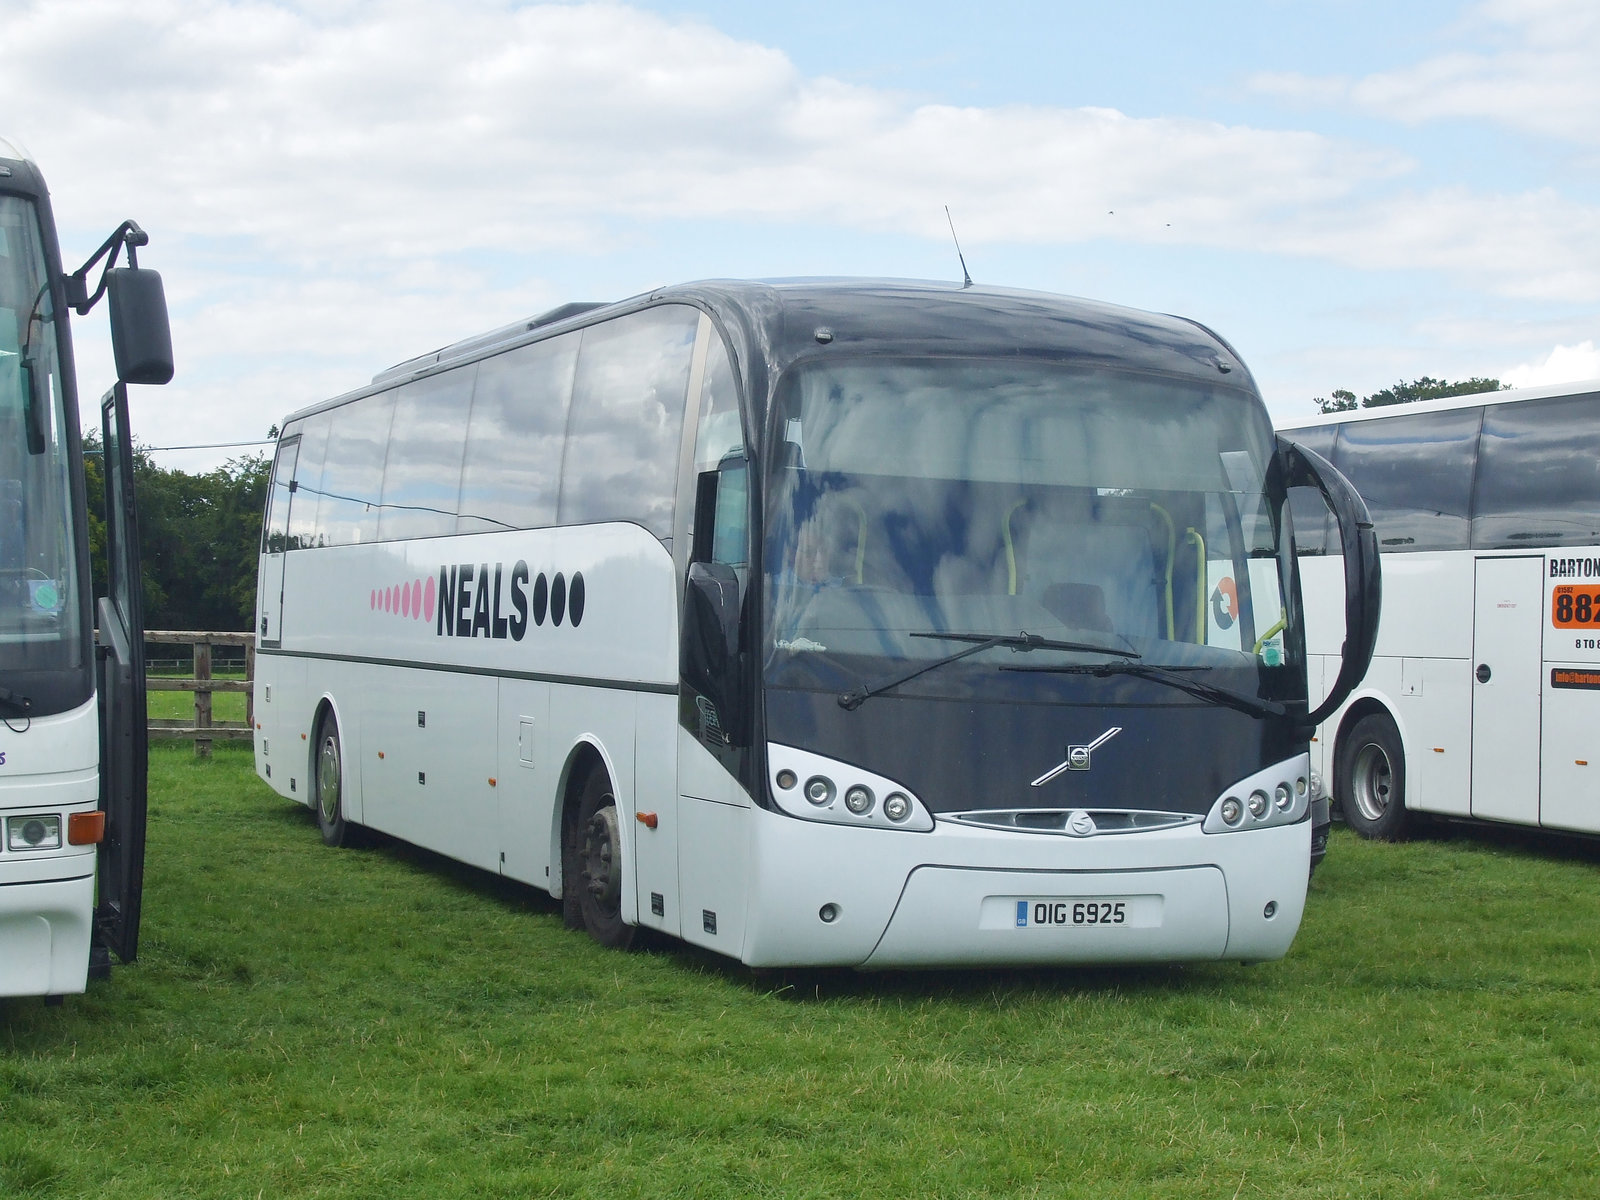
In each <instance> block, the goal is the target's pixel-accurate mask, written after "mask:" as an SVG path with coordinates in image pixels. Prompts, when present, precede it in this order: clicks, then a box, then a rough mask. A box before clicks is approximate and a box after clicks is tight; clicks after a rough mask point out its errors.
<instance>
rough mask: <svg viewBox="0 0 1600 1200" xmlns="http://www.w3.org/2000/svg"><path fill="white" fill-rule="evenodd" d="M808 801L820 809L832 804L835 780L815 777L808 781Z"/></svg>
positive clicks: (819, 776)
mask: <svg viewBox="0 0 1600 1200" xmlns="http://www.w3.org/2000/svg"><path fill="white" fill-rule="evenodd" d="M806 799H807V800H809V801H811V803H813V804H815V805H816V806H817V807H818V808H823V807H826V806H827V805H829V804H832V803H833V780H831V779H824V778H823V777H822V776H821V775H813V776H812V777H811V778H810V779H808V780H806Z"/></svg>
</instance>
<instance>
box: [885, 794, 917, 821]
mask: <svg viewBox="0 0 1600 1200" xmlns="http://www.w3.org/2000/svg"><path fill="white" fill-rule="evenodd" d="M883 815H884V816H886V817H888V818H889V820H891V821H904V820H905V819H906V818H907V817H909V816H910V815H911V801H910V800H908V799H906V797H905V796H903V795H901V794H900V793H899V792H890V793H889V794H888V795H887V796H885V797H884V800H883Z"/></svg>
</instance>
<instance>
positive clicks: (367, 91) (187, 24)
mask: <svg viewBox="0 0 1600 1200" xmlns="http://www.w3.org/2000/svg"><path fill="white" fill-rule="evenodd" d="M1587 10H1588V6H1587V5H1585V6H1573V5H1571V4H1562V3H1558V0H1537V2H1533V3H1524V4H1519V5H1499V4H1494V5H1484V6H1482V8H1481V9H1480V10H1478V17H1477V19H1478V20H1479V22H1480V23H1481V24H1482V25H1484V27H1486V28H1492V29H1510V30H1512V32H1513V33H1514V34H1515V35H1516V36H1515V38H1514V39H1513V42H1514V44H1513V45H1512V46H1511V47H1510V49H1508V50H1506V51H1505V52H1504V53H1502V54H1500V55H1499V56H1498V57H1495V56H1491V58H1492V62H1490V66H1492V67H1493V70H1490V67H1487V66H1483V65H1482V64H1479V65H1478V66H1473V65H1472V64H1465V65H1463V64H1460V63H1454V62H1446V61H1445V60H1442V59H1441V60H1439V61H1438V62H1435V63H1432V64H1423V65H1422V66H1421V67H1419V68H1417V69H1416V70H1415V71H1414V72H1412V73H1409V74H1408V73H1405V72H1397V73H1391V75H1388V76H1383V77H1379V76H1373V77H1371V78H1370V79H1368V80H1362V81H1357V82H1355V83H1348V82H1337V81H1335V82H1333V83H1330V82H1328V81H1298V82H1295V81H1290V82H1289V83H1286V84H1284V86H1285V87H1286V88H1287V87H1290V86H1297V87H1301V88H1303V89H1307V90H1316V89H1320V90H1321V91H1322V92H1323V93H1325V94H1327V95H1334V96H1346V97H1354V98H1355V99H1353V100H1352V101H1351V102H1353V103H1361V104H1380V103H1381V104H1387V105H1390V106H1392V107H1395V108H1396V109H1398V110H1400V111H1403V112H1406V113H1412V114H1425V113H1431V112H1433V111H1434V110H1432V109H1427V108H1425V106H1424V102H1425V101H1427V100H1428V97H1430V96H1432V95H1434V93H1438V95H1439V96H1453V97H1455V99H1453V100H1450V101H1449V103H1450V104H1453V105H1454V106H1455V109H1454V110H1453V111H1466V108H1467V107H1469V99H1470V97H1471V96H1478V97H1479V99H1478V100H1473V101H1472V103H1481V104H1484V105H1487V104H1490V103H1494V104H1497V105H1500V106H1501V108H1499V109H1497V111H1504V112H1507V113H1510V114H1512V115H1513V116H1514V115H1515V114H1517V113H1521V112H1524V111H1526V112H1527V113H1529V114H1533V113H1536V112H1537V111H1538V110H1539V109H1540V107H1541V104H1543V103H1544V102H1546V101H1548V100H1549V99H1550V98H1551V97H1552V96H1559V97H1562V98H1564V99H1563V103H1565V104H1567V105H1568V106H1576V107H1577V108H1579V109H1581V110H1582V114H1583V119H1584V120H1586V119H1587V118H1588V116H1589V114H1592V113H1593V112H1595V111H1600V104H1596V103H1593V102H1591V99H1592V95H1591V92H1590V91H1589V90H1587V89H1590V88H1592V87H1594V86H1595V85H1594V84H1593V83H1592V82H1590V81H1589V78H1588V75H1587V74H1586V73H1580V72H1577V71H1575V70H1573V69H1570V67H1569V65H1567V57H1564V56H1570V52H1576V53H1579V54H1580V55H1587V56H1588V57H1589V59H1591V60H1592V59H1593V58H1594V57H1595V56H1594V54H1593V50H1594V49H1595V39H1594V37H1593V36H1592V31H1593V29H1594V28H1595V26H1596V21H1595V20H1594V19H1591V18H1588V17H1585V16H1583V14H1584V13H1585V12H1587ZM0 14H3V16H0V24H3V25H4V27H5V29H6V70H5V72H4V73H3V74H0V113H3V114H4V120H5V121H6V122H7V124H8V125H10V126H11V129H10V130H9V132H14V133H15V134H16V135H17V136H19V137H21V138H22V139H23V141H24V142H26V143H27V144H28V145H29V146H30V148H31V149H32V150H33V151H34V153H35V154H37V155H38V156H39V159H40V163H41V166H42V167H43V169H44V170H45V172H46V174H47V176H48V177H49V178H50V180H51V182H52V190H53V193H54V195H55V198H56V202H57V206H58V214H57V215H58V219H59V220H60V222H61V224H62V226H63V230H64V233H65V234H66V237H65V240H66V241H67V243H68V245H69V246H70V247H79V246H81V247H83V248H88V247H90V246H93V245H95V244H97V243H98V240H99V237H100V236H103V234H104V232H105V231H107V230H109V229H110V228H111V227H112V226H113V225H114V224H115V222H116V221H117V220H118V219H120V218H121V217H122V216H124V215H134V216H136V217H137V218H138V219H139V220H140V222H141V223H142V224H143V225H144V226H145V227H146V228H147V229H148V230H149V231H150V232H151V235H152V245H151V248H150V250H149V252H148V254H147V257H146V260H145V261H148V262H150V263H151V264H152V265H155V266H158V267H160V268H161V269H162V270H163V271H164V273H165V274H166V276H167V279H168V283H169V288H170V290H171V298H172V303H173V311H174V315H175V321H176V328H175V335H176V345H177V348H178V351H179V353H180V355H181V356H182V362H181V364H180V375H179V379H178V381H177V382H175V383H174V385H173V386H172V389H171V395H170V398H169V399H167V400H164V401H162V402H161V403H160V404H159V405H158V404H156V403H155V402H151V403H150V404H149V405H147V406H146V407H147V408H148V410H149V412H150V413H151V419H152V420H153V421H155V422H156V423H157V424H156V425H155V426H154V427H153V429H152V436H153V437H154V438H155V439H157V440H158V441H159V440H160V439H162V438H167V439H168V440H172V436H173V435H169V434H168V433H167V432H165V430H164V429H163V428H162V426H161V422H163V421H167V420H170V421H171V422H172V423H173V428H174V430H176V428H177V425H178V424H179V422H180V420H181V421H186V422H188V423H190V424H194V425H196V426H197V427H198V426H202V425H203V426H206V427H207V428H208V429H209V428H211V427H215V428H217V429H219V430H220V429H221V427H222V425H223V424H224V423H225V414H226V413H227V412H229V411H232V412H234V413H235V414H237V413H238V412H239V411H243V410H244V409H246V408H248V410H249V411H250V412H251V413H253V414H256V413H265V414H267V415H268V418H269V420H275V419H277V418H278V417H279V416H281V415H282V414H283V413H284V412H286V411H288V410H289V409H290V408H293V407H296V406H298V404H300V403H302V402H304V401H305V400H306V399H309V398H310V396H309V395H306V394H304V393H303V392H302V393H299V394H295V395H286V394H285V393H284V391H283V389H284V388H285V387H286V386H287V385H289V384H290V383H292V382H293V381H296V380H298V382H299V383H300V385H301V386H302V387H304V386H306V385H308V384H314V385H315V386H318V387H320V386H322V385H323V384H324V383H325V382H326V383H327V384H328V387H329V388H330V390H337V389H338V388H340V387H346V386H351V385H353V384H358V383H360V382H362V380H363V379H364V378H365V375H366V374H367V373H369V372H370V370H371V369H372V367H373V366H374V365H375V364H377V365H386V364H387V363H389V362H392V361H394V360H395V359H398V358H401V357H405V356H406V355H408V354H411V353H415V352H417V351H419V350H423V349H427V348H431V347H433V346H436V345H439V344H440V343H442V342H446V341H448V340H450V339H451V338H454V337H457V336H461V335H463V334H465V333H468V332H471V331H473V330H475V329H480V328H488V327H492V326H494V325H497V324H501V323H503V322H504V321H506V320H509V319H512V318H514V317H515V316H517V315H520V314H523V313H527V312H531V311H537V310H538V309H540V308H542V307H544V306H545V305H546V304H548V303H553V302H556V301H558V300H560V299H565V298H570V297H568V296H566V295H563V294H560V293H561V289H560V288H559V287H555V286H552V285H551V283H550V282H548V281H547V280H545V279H542V278H540V277H539V276H540V271H541V270H542V269H543V264H544V263H545V261H546V260H547V259H548V258H549V257H550V256H551V255H555V254H559V255H562V256H565V257H567V258H571V257H573V256H575V255H576V256H582V255H590V256H593V257H594V259H595V260H597V261H599V260H603V259H607V260H611V261H620V260H623V259H627V258H628V257H629V255H633V258H632V259H629V261H630V262H635V261H636V263H637V265H636V267H634V268H633V269H632V270H630V271H629V272H628V273H627V275H628V277H630V278H639V279H641V281H644V280H649V279H652V278H656V277H658V276H659V274H660V271H659V269H658V268H657V267H656V266H654V265H652V264H653V262H654V261H655V260H653V259H652V258H651V252H652V249H653V248H654V247H652V244H651V243H652V240H657V241H658V240H659V239H661V238H670V237H671V235H672V231H673V230H674V229H675V228H681V227H682V226H681V225H680V226H674V225H673V222H683V221H686V220H693V221H700V222H704V221H707V220H709V221H718V220H725V221H728V222H740V223H742V224H744V225H745V226H751V225H755V226H760V225H765V226H767V227H770V228H771V229H772V231H773V238H774V240H775V241H782V240H783V239H784V238H786V237H787V236H789V235H788V231H789V230H790V229H793V228H796V227H807V228H813V229H814V228H823V229H828V228H836V229H842V230H850V231H858V232H865V233H868V234H891V235H901V236H911V237H918V238H929V239H938V240H939V241H941V242H943V241H944V239H946V238H947V237H948V230H947V228H946V226H945V223H944V205H946V204H948V205H950V207H951V208H952V210H953V211H954V212H955V214H956V216H957V220H958V224H959V228H960V233H961V237H962V239H963V241H964V243H966V244H967V246H968V248H969V250H970V249H971V248H973V247H975V246H978V245H980V244H983V243H985V242H987V243H990V244H1010V245H1013V246H1027V247H1031V246H1041V245H1067V244H1072V243H1081V242H1088V241H1096V240H1098V241H1121V242H1124V243H1142V244H1147V245H1153V246H1159V247H1163V248H1171V249H1172V250H1173V252H1174V253H1176V252H1178V251H1181V250H1183V249H1195V248H1200V249H1205V250H1223V251H1228V252H1237V253H1241V254H1267V255H1273V254H1276V255H1281V256H1290V257H1293V258H1295V259H1297V260H1301V261H1306V260H1320V261H1323V262H1329V263H1334V264H1339V265H1342V266H1345V267H1349V268H1354V269H1357V270H1361V271H1383V272H1389V273H1394V274H1395V275H1396V277H1397V278H1398V277H1399V273H1400V272H1403V271H1405V270H1407V269H1418V268H1420V269H1424V270H1427V271H1429V272H1437V273H1443V274H1445V275H1447V276H1449V277H1450V278H1452V279H1454V280H1457V281H1458V282H1459V283H1460V284H1462V285H1463V286H1466V287H1471V288H1482V289H1487V290H1489V291H1492V292H1497V293H1499V294H1500V295H1502V296H1511V297H1536V298H1540V299H1545V300H1551V301H1556V302H1567V303H1572V302H1577V303H1581V304H1593V303H1595V302H1596V301H1600V255H1597V252H1596V250H1595V247H1597V246H1600V205H1596V204H1594V203H1592V202H1590V201H1588V200H1587V199H1585V200H1579V199H1574V198H1572V197H1570V196H1567V195H1563V194H1561V193H1558V192H1554V191H1516V190H1508V191H1506V192H1504V193H1501V194H1485V193H1483V192H1479V191H1471V190H1467V189H1465V188H1460V189H1448V190H1447V189H1439V188H1433V187H1430V186H1429V185H1428V183H1427V181H1426V179H1424V178H1422V177H1421V175H1420V169H1419V167H1418V165H1417V164H1416V163H1415V162H1413V161H1411V160H1410V159H1408V158H1407V157H1405V156H1404V155H1401V154H1399V153H1397V152H1395V151H1392V150H1390V149H1387V148H1384V147H1375V146H1370V145H1362V144H1358V143H1355V142H1352V141H1349V140H1342V139H1338V138H1332V137H1327V136H1324V135H1321V134H1318V133H1314V132H1307V131H1296V130H1274V129H1260V128H1252V127H1248V126H1241V125H1224V124H1219V123H1216V122H1211V121H1205V120H1198V119H1192V118H1185V117H1154V118H1135V117H1131V116H1128V115H1125V114H1123V113H1121V112H1117V111H1114V110H1110V109H1104V108H1089V107H1084V108H1051V107H1044V106H1022V105H1008V106H997V107H987V108H981V107H971V106H968V107H958V106H952V105H946V104H936V103H923V102H919V101H916V100H913V99H911V98H908V97H906V96H903V95H900V94H897V93H893V92H887V91H883V90H881V89H875V88H870V87H863V86H857V85H852V84H848V83H844V82H840V81H838V80H833V79H828V78H821V77H808V76H806V75H804V74H803V73H801V72H800V71H799V70H798V69H797V68H796V67H795V65H794V63H793V62H791V61H790V60H789V59H788V58H787V57H786V56H785V55H784V54H783V53H781V52H780V51H778V50H775V49H772V48H769V47H766V46H761V45H756V44H753V43H750V42H746V41H740V40H738V39H735V38H732V37H730V36H728V35H726V34H724V33H722V32H720V31H718V30H716V29H714V28H711V27H710V26H708V25H706V24H703V23H700V22H696V21H689V20H676V19H668V18H665V17H662V16H660V15H658V14H654V13H650V12H644V11H640V10H637V9H631V8H627V7H624V6H621V5H616V4H533V5H526V6H513V4H512V3H511V0H458V2H456V3H448V4H447V3H443V2H439V0H433V2H430V0H396V2H393V3H377V2H376V0H336V2H334V3H328V4H320V5H312V4H300V3H269V2H268V0H146V2H141V3H138V4H134V3H131V2H128V0H0ZM1564 30H1565V31H1568V32H1573V31H1575V32H1574V34H1573V36H1571V37H1570V38H1563V37H1562V36H1561V34H1562V32H1563V31H1564ZM1585 39H1587V40H1585ZM1585 47H1587V48H1588V49H1585ZM1528 55H1532V56H1536V58H1537V61H1536V62H1535V61H1534V59H1532V58H1530V59H1529V60H1528V62H1527V63H1524V61H1523V58H1521V57H1518V56H1528ZM1485 61H1486V62H1487V61H1490V60H1488V59H1486V60H1485ZM1530 64H1531V65H1530ZM1475 72H1476V74H1475ZM1518 72H1521V73H1520V74H1519V73H1518ZM1545 77H1548V82H1549V86H1551V87H1554V88H1556V89H1557V90H1556V91H1548V90H1547V91H1543V92H1538V91H1535V92H1530V93H1528V95H1527V96H1526V97H1522V98H1521V99H1519V98H1518V97H1520V96H1521V93H1518V92H1517V91H1516V90H1515V88H1513V87H1512V85H1511V82H1510V81H1514V80H1517V79H1521V80H1524V81H1525V82H1526V83H1528V86H1532V83H1536V82H1538V81H1539V80H1540V79H1541V78H1545ZM1451 80H1455V81H1458V82H1459V83H1460V86H1459V87H1455V86H1446V84H1447V83H1449V81H1451ZM1474 80H1477V82H1476V83H1473V81H1474ZM1484 80H1491V81H1493V80H1498V81H1499V82H1498V83H1496V84H1495V88H1498V89H1499V90H1495V88H1489V89H1488V90H1485V86H1484V82H1483V81H1484ZM1408 81H1409V82H1408ZM1529 81H1531V82H1529ZM1469 84H1471V87H1469V86H1468V85H1469ZM1474 88H1476V89H1477V90H1476V91H1474V90H1473V89H1474ZM1560 89H1567V90H1560ZM1361 97H1367V98H1366V99H1361ZM1385 97H1387V98H1385ZM1586 98H1588V99H1586ZM1513 100H1515V101H1516V103H1512V101H1513ZM1430 102H1431V101H1430ZM1438 103H1439V104H1445V103H1446V102H1445V100H1443V99H1441V100H1439V101H1438ZM1440 111H1443V110H1440ZM1416 119H1421V116H1420V115H1419V116H1417V117H1416ZM1507 119H1511V118H1510V117H1508V118H1507ZM1517 119H1523V118H1520V117H1519V118H1517ZM1527 119H1532V118H1531V116H1530V117H1528V118H1527ZM1561 120H1562V121H1568V120H1569V118H1567V117H1562V118H1561ZM1572 120H1574V121H1576V120H1577V118H1572ZM1573 136H1578V135H1577V134H1574V135H1573ZM635 251H637V253H635ZM490 260H495V261H499V262H502V263H504V264H505V267H504V269H503V270H502V271H501V272H500V275H497V276H494V277H491V275H490V270H491V268H490V267H488V266H486V265H485V263H486V262H488V261H490ZM674 261H676V260H674ZM464 264H470V265H464ZM616 273H618V274H621V273H622V272H620V271H618V272H616ZM501 276H504V277H501ZM514 277H520V278H521V279H522V280H523V281H524V282H522V283H520V284H508V283H507V282H506V279H507V278H514ZM1271 302H1272V303H1282V302H1284V298H1283V297H1281V296H1279V297H1273V298H1272V300H1271ZM84 344H85V345H86V346H87V347H89V348H90V349H91V351H92V348H93V345H94V339H93V337H89V338H86V339H85V340H84ZM346 363H350V364H360V365H359V367H358V368H354V369H351V370H349V371H348V373H346V374H342V375H341V374H340V373H339V369H338V368H339V367H340V365H341V364H346ZM308 364H310V365H309V366H308ZM324 364H326V365H325V366H324ZM308 370H314V371H315V378H312V377H310V376H308V375H307V374H306V372H307V371H308ZM230 372H231V373H232V375H233V376H234V377H235V381H234V382H233V383H232V384H231V385H230V386H229V387H228V388H227V389H226V395H225V396H222V397H219V398H218V399H217V400H216V401H215V402H213V403H212V404H210V405H203V404H202V403H201V401H202V400H203V399H205V398H206V397H207V396H216V395H217V392H218V387H217V383H218V381H219V380H220V379H223V378H225V377H227V376H229V374H230ZM84 375H85V381H84V382H85V387H86V388H90V386H91V385H92V384H93V383H94V382H95V376H94V375H92V374H91V372H89V371H88V370H87V369H86V370H85V372H84ZM335 376H337V378H334V377H335ZM160 412H165V413H167V414H169V415H168V416H158V415H156V414H157V413H160ZM177 414H185V415H184V416H183V417H182V418H180V417H179V416H178V415H177ZM233 419H234V420H235V421H236V422H237V420H238V419H239V418H238V417H237V415H235V417H234V418H233ZM250 423H251V427H252V428H253V427H254V426H255V425H259V424H261V423H262V422H261V420H260V419H259V416H258V415H252V416H251V417H250ZM186 440H196V439H194V438H188V439H186Z"/></svg>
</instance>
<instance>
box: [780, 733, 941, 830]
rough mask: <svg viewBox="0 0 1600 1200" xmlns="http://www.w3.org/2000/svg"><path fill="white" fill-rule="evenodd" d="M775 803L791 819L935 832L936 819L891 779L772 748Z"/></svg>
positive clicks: (789, 749)
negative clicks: (798, 818)
mask: <svg viewBox="0 0 1600 1200" xmlns="http://www.w3.org/2000/svg"><path fill="white" fill-rule="evenodd" d="M767 777H768V779H769V780H770V782H771V785H772V786H771V792H772V799H773V801H774V803H776V804H777V806H778V807H779V808H781V809H782V810H783V811H784V812H786V813H788V814H789V815H790V816H792V817H801V818H804V819H805V820H808V821H828V822H832V823H834V824H839V825H858V826H868V827H876V828H879V829H914V830H918V831H921V832H926V831H928V830H930V829H932V828H933V817H932V816H931V815H930V814H929V813H928V810H927V809H926V808H925V807H923V805H922V802H921V801H920V800H918V799H917V798H916V797H915V796H914V795H912V794H911V792H910V791H909V790H908V789H907V788H905V787H902V786H901V785H900V784H898V783H896V782H895V781H894V780H892V779H886V778H885V777H883V776H882V775H875V774H873V773H872V772H870V771H863V770H862V769H861V768H859V767H853V766H850V765H849V764H848V763H842V762H838V761H837V760H835V759H831V758H824V757H823V756H822V755H820V754H812V753H811V752H810V751H809V750H797V749H795V748H794V747H793V746H780V745H777V744H775V743H770V742H769V743H768V744H767Z"/></svg>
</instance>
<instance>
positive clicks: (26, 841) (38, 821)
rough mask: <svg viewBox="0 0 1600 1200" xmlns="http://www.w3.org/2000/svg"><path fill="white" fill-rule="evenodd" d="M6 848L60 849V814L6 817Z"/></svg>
mask: <svg viewBox="0 0 1600 1200" xmlns="http://www.w3.org/2000/svg"><path fill="white" fill-rule="evenodd" d="M6 849H7V850H59V849H61V815H60V814H59V813H48V814H44V813H35V814H33V815H31V816H26V817H7V818H6Z"/></svg>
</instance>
